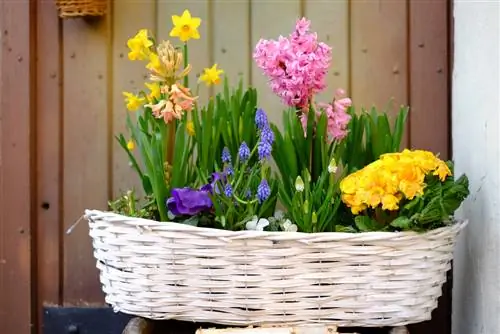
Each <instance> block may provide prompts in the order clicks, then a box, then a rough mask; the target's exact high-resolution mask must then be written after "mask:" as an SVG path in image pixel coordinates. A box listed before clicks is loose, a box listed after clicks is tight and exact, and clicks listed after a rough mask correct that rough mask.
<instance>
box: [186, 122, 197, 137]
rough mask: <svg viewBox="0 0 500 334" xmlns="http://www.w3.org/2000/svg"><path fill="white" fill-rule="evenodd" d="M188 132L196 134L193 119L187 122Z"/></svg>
mask: <svg viewBox="0 0 500 334" xmlns="http://www.w3.org/2000/svg"><path fill="white" fill-rule="evenodd" d="M186 132H187V133H188V135H189V136H191V137H192V136H194V134H195V132H194V123H193V121H189V122H187V124H186Z"/></svg>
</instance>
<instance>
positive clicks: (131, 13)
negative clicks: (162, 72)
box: [109, 1, 157, 198]
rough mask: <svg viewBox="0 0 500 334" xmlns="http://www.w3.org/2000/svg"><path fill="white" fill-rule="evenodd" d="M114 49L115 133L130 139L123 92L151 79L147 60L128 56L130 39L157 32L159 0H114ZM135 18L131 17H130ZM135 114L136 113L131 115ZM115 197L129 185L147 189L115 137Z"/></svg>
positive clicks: (141, 192) (137, 87) (139, 87)
mask: <svg viewBox="0 0 500 334" xmlns="http://www.w3.org/2000/svg"><path fill="white" fill-rule="evenodd" d="M113 6H114V9H113V13H114V15H113V49H112V66H113V71H112V72H113V78H112V85H113V86H112V87H113V91H112V95H111V96H109V98H111V99H112V102H111V103H112V113H113V125H112V127H113V129H112V131H113V136H117V135H119V134H120V133H123V135H124V136H125V138H127V139H128V135H129V133H128V132H127V129H126V126H125V122H126V115H127V112H128V111H127V109H126V108H125V102H124V97H123V94H122V93H123V92H124V91H127V92H132V93H134V94H136V93H138V92H139V91H140V90H145V91H147V88H146V87H145V85H144V83H145V82H146V81H147V80H148V70H147V69H146V68H145V65H146V64H147V62H146V61H130V60H129V59H128V56H127V54H128V51H129V50H128V47H127V40H128V39H129V38H131V37H133V36H134V35H135V34H136V33H137V32H138V31H139V29H148V30H149V31H150V33H152V34H153V35H156V19H157V17H156V3H155V2H154V1H141V2H137V1H114V2H113ZM131 17H133V18H134V19H133V20H131V19H130V18H131ZM131 116H132V117H134V115H131ZM112 177H113V198H116V197H118V196H120V195H121V194H123V193H124V192H126V191H127V190H129V189H132V188H134V189H136V190H137V195H139V196H140V195H142V194H143V193H144V191H143V189H142V184H141V181H140V179H139V176H138V175H137V173H136V172H135V171H134V170H133V169H132V168H131V167H130V165H129V159H128V156H127V153H126V152H125V151H124V150H123V148H122V147H121V146H120V145H119V144H118V141H116V140H115V139H113V175H112Z"/></svg>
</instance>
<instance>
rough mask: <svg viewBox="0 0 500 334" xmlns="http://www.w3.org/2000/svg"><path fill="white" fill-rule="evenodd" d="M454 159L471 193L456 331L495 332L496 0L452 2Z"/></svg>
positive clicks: (459, 260) (499, 332) (498, 247)
mask: <svg viewBox="0 0 500 334" xmlns="http://www.w3.org/2000/svg"><path fill="white" fill-rule="evenodd" d="M454 18H455V28H454V29H455V51H454V58H455V64H454V69H453V112H452V128H453V158H454V160H455V163H456V171H457V173H463V172H465V173H467V174H468V176H469V179H470V189H471V196H470V197H469V199H468V200H467V202H466V203H464V205H463V208H462V210H461V212H460V213H459V215H460V216H462V217H466V218H468V219H469V221H470V224H469V226H468V228H467V229H466V231H465V232H464V233H463V234H462V236H461V238H460V240H459V243H458V245H457V251H456V254H455V271H454V289H453V334H500V132H499V130H500V79H499V78H500V22H499V21H500V0H482V1H480V0H454Z"/></svg>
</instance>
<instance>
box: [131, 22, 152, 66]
mask: <svg viewBox="0 0 500 334" xmlns="http://www.w3.org/2000/svg"><path fill="white" fill-rule="evenodd" d="M152 45H153V42H152V41H151V40H150V39H149V38H148V31H147V30H146V29H141V30H139V32H138V33H137V34H136V35H135V36H134V37H132V38H130V39H129V40H128V41H127V46H128V48H129V49H130V52H129V53H128V59H130V60H144V59H147V57H148V55H149V53H150V50H149V48H150V47H151V46H152Z"/></svg>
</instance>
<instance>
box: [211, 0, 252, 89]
mask: <svg viewBox="0 0 500 334" xmlns="http://www.w3.org/2000/svg"><path fill="white" fill-rule="evenodd" d="M249 9H250V0H233V1H231V2H229V1H227V0H213V17H214V21H213V22H214V23H213V31H214V38H213V59H214V60H213V61H214V62H215V63H217V64H218V65H219V66H218V67H220V68H221V69H223V70H224V72H225V75H227V78H228V81H229V84H230V85H236V84H238V83H239V81H240V80H242V81H243V84H244V85H249V84H250V66H251V59H250V55H251V46H250V43H251V41H250V40H249V37H250V31H249V30H250V15H249V14H250V13H249ZM220 91H222V85H219V86H217V87H216V88H215V92H220Z"/></svg>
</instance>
